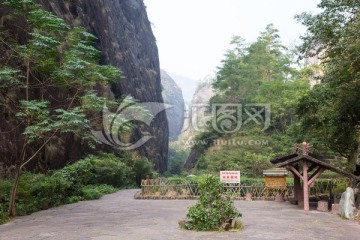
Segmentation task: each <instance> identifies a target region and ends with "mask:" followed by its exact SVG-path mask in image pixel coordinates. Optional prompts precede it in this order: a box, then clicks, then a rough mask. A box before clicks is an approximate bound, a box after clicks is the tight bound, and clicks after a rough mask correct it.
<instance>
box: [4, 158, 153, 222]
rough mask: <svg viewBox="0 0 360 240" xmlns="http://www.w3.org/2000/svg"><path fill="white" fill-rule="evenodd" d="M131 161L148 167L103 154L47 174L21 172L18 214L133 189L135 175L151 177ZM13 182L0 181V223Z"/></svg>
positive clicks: (144, 160)
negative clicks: (132, 164)
mask: <svg viewBox="0 0 360 240" xmlns="http://www.w3.org/2000/svg"><path fill="white" fill-rule="evenodd" d="M132 162H135V163H136V162H139V163H140V164H141V165H150V166H151V163H150V162H149V161H148V160H146V159H144V158H142V159H136V158H134V160H131V158H130V157H129V156H127V158H126V159H124V158H119V157H116V156H114V155H112V154H102V155H100V156H93V155H90V156H88V157H86V158H84V159H82V160H80V161H78V162H76V163H74V164H72V165H69V166H67V167H65V168H63V169H61V170H56V171H52V172H48V173H47V174H34V173H24V174H22V176H21V178H20V183H19V189H18V197H17V200H16V204H17V214H18V215H26V214H30V213H32V212H35V211H39V210H43V209H48V208H50V207H54V206H59V205H61V204H67V203H73V202H77V201H79V200H92V199H99V198H100V197H101V196H103V195H104V194H108V193H113V192H115V191H116V190H118V189H120V188H127V187H134V186H136V181H137V179H136V178H137V176H138V175H142V176H143V175H152V174H153V173H152V171H150V172H149V170H148V169H146V168H145V169H139V168H134V167H133V166H131V163H132ZM135 165H137V164H135ZM143 171H144V172H143ZM12 182H13V180H6V181H0V223H2V222H4V221H5V219H6V216H7V208H8V204H9V194H10V191H11V186H12V184H13V183H12Z"/></svg>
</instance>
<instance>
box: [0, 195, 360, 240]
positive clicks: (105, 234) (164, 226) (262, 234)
mask: <svg viewBox="0 0 360 240" xmlns="http://www.w3.org/2000/svg"><path fill="white" fill-rule="evenodd" d="M136 191H137V190H122V191H119V192H117V193H114V194H111V195H107V196H104V197H103V198H101V199H100V200H95V201H85V202H78V203H75V204H70V205H65V206H61V207H57V208H53V209H49V210H46V211H41V212H37V213H34V214H32V215H30V216H25V217H19V218H17V219H16V220H14V221H12V222H10V223H7V224H5V225H1V226H0V239H1V240H15V239H16V240H23V239H34V240H35V239H36V240H39V239H49V240H60V239H61V240H77V239H101V240H112V239H114V240H115V239H116V240H118V239H131V240H132V239H134V240H138V239H154V240H155V239H156V240H163V239H186V240H189V239H246V240H247V239H259V240H260V239H261V240H267V239H296V240H299V239H306V240H309V239H326V240H331V239H346V240H355V239H356V240H358V239H360V224H358V223H356V222H354V221H349V220H343V219H341V218H340V217H339V216H336V215H332V214H331V213H323V212H318V211H316V210H315V211H310V212H304V211H303V210H301V209H300V208H298V207H297V206H294V205H291V204H290V203H288V202H280V203H279V202H272V201H252V202H246V201H236V202H235V206H236V207H237V208H238V209H239V210H240V211H241V212H242V214H243V217H242V218H241V220H242V222H243V224H244V230H243V231H241V232H194V231H186V230H182V229H179V227H178V220H180V219H182V218H184V217H185V215H186V210H187V208H188V207H189V206H190V205H192V204H194V203H195V201H194V200H134V199H133V196H134V194H135V193H136Z"/></svg>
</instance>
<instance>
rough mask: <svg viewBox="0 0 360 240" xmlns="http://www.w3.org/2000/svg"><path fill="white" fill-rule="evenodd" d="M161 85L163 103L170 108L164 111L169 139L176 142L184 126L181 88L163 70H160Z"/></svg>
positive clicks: (183, 105)
mask: <svg viewBox="0 0 360 240" xmlns="http://www.w3.org/2000/svg"><path fill="white" fill-rule="evenodd" d="M161 84H162V87H163V92H162V94H163V98H164V102H165V103H166V104H169V105H171V107H170V108H168V109H167V110H166V115H167V118H168V122H169V139H170V140H176V139H177V138H178V136H179V135H180V133H181V129H182V127H183V124H184V110H185V109H184V108H185V103H184V98H183V94H182V91H181V88H180V87H179V86H178V85H177V84H176V82H175V81H174V80H173V79H172V78H171V77H170V75H169V74H167V72H165V71H164V70H161Z"/></svg>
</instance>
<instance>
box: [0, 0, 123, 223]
mask: <svg viewBox="0 0 360 240" xmlns="http://www.w3.org/2000/svg"><path fill="white" fill-rule="evenodd" d="M1 4H3V5H5V6H7V7H9V8H10V11H9V12H8V14H7V15H5V16H2V17H3V19H7V21H9V22H10V23H11V24H10V25H6V26H5V25H3V26H0V30H1V32H0V44H1V49H3V50H4V52H3V54H4V56H6V58H2V59H1V62H0V89H1V90H6V91H7V92H8V93H13V94H5V95H3V97H2V98H1V99H2V102H1V104H2V107H4V108H7V109H17V110H16V113H15V112H14V111H13V114H14V115H15V116H16V118H17V121H18V125H19V127H20V128H21V129H23V139H22V145H23V146H22V151H21V155H20V156H19V158H18V161H17V162H16V177H15V181H14V185H13V188H12V191H11V196H10V203H9V215H10V216H14V215H15V214H16V212H15V200H16V194H17V189H18V186H19V180H20V175H21V172H22V170H23V169H24V167H25V166H26V165H27V164H29V163H30V162H31V161H34V159H36V158H37V156H38V154H39V153H40V152H41V151H42V150H43V149H44V147H45V146H46V145H47V144H49V143H50V142H51V140H52V139H54V138H55V137H56V136H60V135H62V134H69V133H71V134H75V135H77V136H78V137H80V138H82V139H88V140H90V139H92V140H94V139H93V138H92V135H91V134H90V131H89V130H90V126H89V121H90V118H91V114H90V113H94V111H97V110H99V106H102V105H103V104H104V103H106V102H110V101H107V100H106V99H105V98H104V97H100V96H98V95H99V94H98V93H97V92H96V91H95V87H96V85H98V84H100V85H103V86H106V85H108V84H110V83H111V82H112V81H114V80H119V79H120V78H121V71H120V70H118V69H116V68H114V67H111V66H101V65H99V64H98V61H99V59H100V52H99V51H98V50H96V49H95V48H94V47H93V44H94V41H95V40H96V38H95V36H93V35H92V34H90V33H87V32H86V31H85V30H84V29H83V28H70V27H69V26H68V25H66V24H65V22H64V21H63V20H62V19H60V18H57V17H55V16H54V15H52V14H51V13H49V12H47V11H44V10H42V8H41V6H40V5H38V4H35V3H34V2H33V1H32V0H6V1H2V3H1ZM11 25H14V26H17V27H18V28H21V29H23V30H24V36H21V37H18V36H17V35H15V34H13V32H12V29H9V26H11ZM50 89H51V91H52V92H55V93H58V94H55V95H52V96H50V95H51V94H50V92H49V91H50ZM14 95H15V96H16V98H14V97H13V96H14ZM52 99H54V100H55V101H53V100H52ZM89 99H91V102H89V101H88V100H89ZM112 103H113V104H115V102H112ZM9 111H10V110H9Z"/></svg>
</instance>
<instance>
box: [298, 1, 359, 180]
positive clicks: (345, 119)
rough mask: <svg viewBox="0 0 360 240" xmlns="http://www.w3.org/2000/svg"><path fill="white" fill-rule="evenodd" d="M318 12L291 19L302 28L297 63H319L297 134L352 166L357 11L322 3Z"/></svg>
mask: <svg viewBox="0 0 360 240" xmlns="http://www.w3.org/2000/svg"><path fill="white" fill-rule="evenodd" d="M319 7H320V8H321V9H322V10H323V11H322V12H321V13H319V14H316V15H311V14H308V13H303V14H301V15H298V16H297V19H298V21H300V22H301V23H302V24H303V25H305V26H306V27H307V33H306V34H305V35H304V36H303V37H302V39H303V41H304V43H303V45H302V46H301V47H300V52H301V54H302V57H316V58H318V59H320V61H321V63H320V64H321V67H322V69H323V70H322V71H323V72H322V74H320V75H319V76H318V80H320V84H318V85H316V86H315V87H314V88H313V89H311V90H309V91H308V92H307V94H306V95H305V96H304V97H303V98H302V99H301V102H300V105H299V107H298V113H299V115H300V116H301V128H302V129H303V132H304V133H305V134H304V135H305V137H307V138H308V139H312V141H313V142H317V143H321V144H322V145H325V146H326V147H327V148H328V149H331V150H332V151H335V152H337V153H339V154H340V155H342V156H344V157H346V158H348V159H349V160H351V162H352V163H354V159H355V153H356V151H357V148H358V146H359V143H360V137H359V136H360V131H359V126H360V98H359V92H360V75H359V73H360V39H359V35H360V28H359V24H360V5H359V2H358V1H346V0H331V1H329V0H323V1H321V3H320V4H319ZM321 144H319V145H321ZM353 166H354V164H353ZM359 170H360V169H359ZM359 174H360V172H359Z"/></svg>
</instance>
